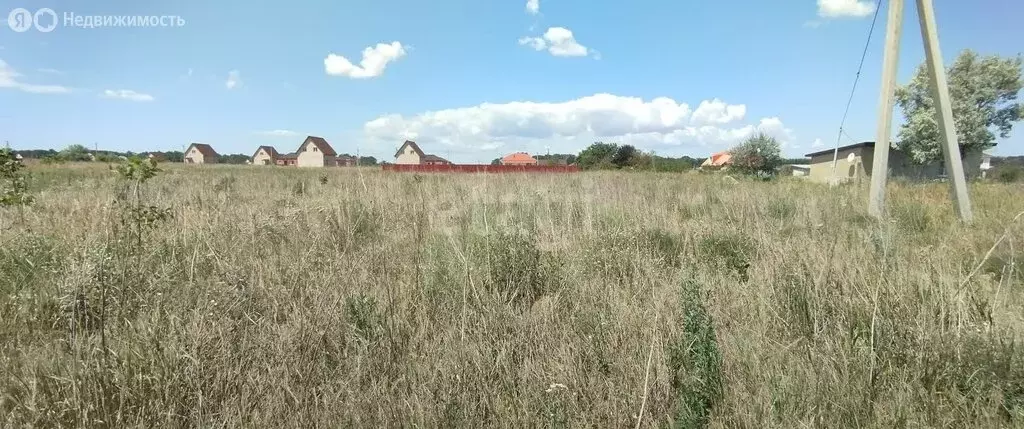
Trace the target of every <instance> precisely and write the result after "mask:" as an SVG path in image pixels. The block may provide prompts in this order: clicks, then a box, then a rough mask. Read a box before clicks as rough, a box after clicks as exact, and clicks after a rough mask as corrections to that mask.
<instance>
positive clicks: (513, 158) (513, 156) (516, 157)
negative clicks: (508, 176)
mask: <svg viewBox="0 0 1024 429" xmlns="http://www.w3.org/2000/svg"><path fill="white" fill-rule="evenodd" d="M501 165H537V159H536V158H534V157H532V156H530V154H528V153H526V152H516V153H510V154H508V155H505V156H504V157H503V158H501Z"/></svg>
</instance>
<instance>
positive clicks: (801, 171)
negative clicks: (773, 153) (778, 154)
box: [785, 164, 811, 177]
mask: <svg viewBox="0 0 1024 429" xmlns="http://www.w3.org/2000/svg"><path fill="white" fill-rule="evenodd" d="M785 167H787V169H788V170H789V171H790V173H791V174H792V175H794V176H800V177H806V176H809V175H810V174H811V166H810V165H808V164H790V165H786V166H785Z"/></svg>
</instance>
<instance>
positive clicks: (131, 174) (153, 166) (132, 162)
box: [117, 156, 160, 183]
mask: <svg viewBox="0 0 1024 429" xmlns="http://www.w3.org/2000/svg"><path fill="white" fill-rule="evenodd" d="M159 172H160V168H159V167H157V163H156V161H153V160H152V159H148V158H140V157H137V156H133V157H130V158H128V159H126V160H125V161H124V162H122V163H121V164H120V165H118V166H117V174H118V175H120V176H121V178H122V179H125V180H129V181H132V182H136V183H144V182H146V181H147V180H149V179H152V178H153V177H154V176H156V173H159Z"/></svg>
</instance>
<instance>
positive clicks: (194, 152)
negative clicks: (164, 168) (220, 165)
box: [185, 148, 205, 164]
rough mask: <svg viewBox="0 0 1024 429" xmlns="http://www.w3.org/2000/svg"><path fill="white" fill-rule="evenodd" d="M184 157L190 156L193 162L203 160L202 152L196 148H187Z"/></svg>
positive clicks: (200, 162) (199, 162)
mask: <svg viewBox="0 0 1024 429" xmlns="http://www.w3.org/2000/svg"><path fill="white" fill-rule="evenodd" d="M185 158H192V163H193V164H202V163H203V162H204V161H205V160H204V159H203V153H202V152H200V151H199V149H196V148H192V149H189V151H188V153H186V154H185ZM185 162H188V161H185Z"/></svg>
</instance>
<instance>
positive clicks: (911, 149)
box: [896, 50, 1022, 163]
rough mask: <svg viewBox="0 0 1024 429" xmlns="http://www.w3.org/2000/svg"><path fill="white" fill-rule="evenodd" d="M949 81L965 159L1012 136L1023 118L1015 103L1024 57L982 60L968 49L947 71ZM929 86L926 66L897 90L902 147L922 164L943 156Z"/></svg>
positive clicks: (997, 57) (961, 149)
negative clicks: (1014, 127)
mask: <svg viewBox="0 0 1024 429" xmlns="http://www.w3.org/2000/svg"><path fill="white" fill-rule="evenodd" d="M947 79H948V81H949V96H950V99H951V104H952V109H953V122H954V124H955V125H956V133H957V138H958V139H959V142H960V154H961V156H966V154H968V153H970V152H977V151H982V150H985V149H988V148H990V147H992V146H994V145H995V140H996V133H995V132H998V133H999V137H1002V138H1006V137H1009V135H1010V130H1011V128H1012V127H1013V123H1014V122H1017V121H1019V120H1021V114H1022V107H1021V105H1020V104H1019V103H1017V102H1016V100H1017V93H1018V92H1019V91H1020V90H1021V86H1022V82H1021V57H1020V56H1017V57H1016V58H1002V57H999V56H997V55H992V56H986V57H982V56H979V55H978V54H977V53H975V52H973V51H971V50H965V51H963V52H961V53H960V55H959V56H958V57H957V58H956V61H954V62H953V65H952V66H950V67H949V70H948V71H947ZM930 82H931V78H930V77H929V76H928V68H927V67H926V66H925V65H923V64H922V65H921V66H920V67H918V69H917V73H916V74H915V75H914V78H913V79H911V81H910V83H909V84H907V85H906V86H901V87H899V88H897V89H896V102H897V104H898V105H899V106H900V108H901V109H902V110H903V116H904V117H905V118H906V122H905V123H904V124H903V125H902V126H901V127H900V131H899V136H898V140H899V142H898V146H899V147H900V148H901V149H903V150H905V151H907V152H908V153H909V154H910V155H911V157H912V158H913V159H914V160H915V161H916V162H921V163H923V162H928V161H935V160H938V159H941V157H942V147H941V146H940V143H939V129H938V125H937V123H936V122H935V102H934V100H933V99H932V93H931V87H930Z"/></svg>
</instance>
